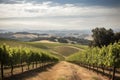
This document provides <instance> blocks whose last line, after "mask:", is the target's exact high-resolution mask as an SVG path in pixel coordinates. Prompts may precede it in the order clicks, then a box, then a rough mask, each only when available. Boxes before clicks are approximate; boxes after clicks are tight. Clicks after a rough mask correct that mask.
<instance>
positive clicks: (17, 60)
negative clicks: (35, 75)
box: [0, 44, 59, 79]
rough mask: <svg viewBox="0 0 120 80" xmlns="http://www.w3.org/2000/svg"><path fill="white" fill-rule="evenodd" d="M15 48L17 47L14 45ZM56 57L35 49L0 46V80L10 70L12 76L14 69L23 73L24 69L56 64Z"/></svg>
mask: <svg viewBox="0 0 120 80" xmlns="http://www.w3.org/2000/svg"><path fill="white" fill-rule="evenodd" d="M16 46H17V45H16ZM58 60H59V59H58V57H57V56H54V55H53V54H51V53H49V52H47V51H43V50H41V49H37V48H33V47H32V48H29V47H25V46H24V47H23V45H22V46H18V47H13V46H12V47H11V46H9V45H6V44H2V45H0V65H1V74H0V75H1V79H4V77H5V76H6V74H4V73H5V72H6V71H8V70H10V69H11V70H10V71H9V73H11V75H13V74H14V68H16V67H17V68H21V72H24V67H25V66H27V69H28V70H29V69H30V66H32V68H33V69H34V68H35V65H36V68H37V67H38V65H39V66H41V67H44V66H46V65H50V64H53V63H55V62H58Z"/></svg>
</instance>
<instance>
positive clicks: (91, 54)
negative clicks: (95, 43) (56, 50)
mask: <svg viewBox="0 0 120 80" xmlns="http://www.w3.org/2000/svg"><path fill="white" fill-rule="evenodd" d="M67 60H68V61H71V62H74V63H75V62H76V63H78V64H80V65H84V66H86V67H87V68H91V67H93V69H94V68H96V70H98V68H101V70H102V71H103V74H104V70H105V69H107V70H108V71H110V72H109V73H110V74H111V72H112V77H110V79H112V80H115V73H116V69H117V68H120V42H118V43H114V44H110V45H108V46H103V47H102V48H98V47H90V48H88V49H86V50H84V51H82V52H79V53H76V54H73V55H71V56H69V57H68V58H67ZM111 70H112V71H111ZM110 74H109V75H110Z"/></svg>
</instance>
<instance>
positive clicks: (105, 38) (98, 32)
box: [92, 28, 114, 47]
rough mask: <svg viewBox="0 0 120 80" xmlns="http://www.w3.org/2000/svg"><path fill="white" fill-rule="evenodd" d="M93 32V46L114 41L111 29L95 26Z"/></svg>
mask: <svg viewBox="0 0 120 80" xmlns="http://www.w3.org/2000/svg"><path fill="white" fill-rule="evenodd" d="M92 32H93V35H92V36H93V39H94V40H93V46H98V47H102V46H104V45H105V46H107V45H109V44H110V43H113V42H114V32H113V30H112V29H109V30H106V29H105V28H95V29H93V30H92Z"/></svg>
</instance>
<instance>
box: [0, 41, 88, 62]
mask: <svg viewBox="0 0 120 80" xmlns="http://www.w3.org/2000/svg"><path fill="white" fill-rule="evenodd" d="M4 43H5V44H7V45H9V46H11V47H19V46H20V47H30V48H36V49H38V50H42V51H45V52H49V53H51V54H53V55H56V56H58V57H59V58H60V60H64V56H69V55H71V54H74V53H76V52H78V51H80V50H84V49H85V48H86V47H87V46H84V45H78V44H67V43H41V42H21V41H16V40H9V39H0V44H4Z"/></svg>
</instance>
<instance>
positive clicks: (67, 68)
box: [19, 61, 108, 80]
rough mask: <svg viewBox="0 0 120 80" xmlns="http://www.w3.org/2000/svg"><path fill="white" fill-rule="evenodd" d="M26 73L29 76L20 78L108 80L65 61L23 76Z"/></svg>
mask: <svg viewBox="0 0 120 80" xmlns="http://www.w3.org/2000/svg"><path fill="white" fill-rule="evenodd" d="M27 75H29V76H30V75H31V76H30V77H27V78H22V80H108V79H107V78H106V77H103V76H101V75H97V74H96V73H94V72H93V71H89V70H87V69H86V68H83V67H80V66H78V65H75V64H72V63H68V62H65V61H62V62H60V63H58V64H56V65H54V66H53V67H51V68H48V69H47V70H46V71H43V72H39V73H38V72H37V73H36V72H32V73H29V74H28V73H27V74H24V76H27ZM19 79H20V78H19Z"/></svg>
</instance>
